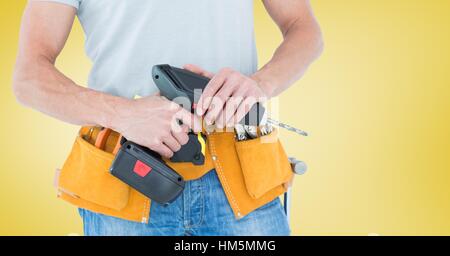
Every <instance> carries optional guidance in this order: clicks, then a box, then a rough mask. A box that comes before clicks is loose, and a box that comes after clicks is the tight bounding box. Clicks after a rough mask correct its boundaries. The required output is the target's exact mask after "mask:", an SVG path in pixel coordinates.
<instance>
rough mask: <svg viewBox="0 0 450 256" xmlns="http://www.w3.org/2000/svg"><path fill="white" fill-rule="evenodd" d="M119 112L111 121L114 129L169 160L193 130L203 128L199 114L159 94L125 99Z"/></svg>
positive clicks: (186, 140)
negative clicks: (190, 130)
mask: <svg viewBox="0 0 450 256" xmlns="http://www.w3.org/2000/svg"><path fill="white" fill-rule="evenodd" d="M116 111H117V112H116V113H117V115H114V116H113V117H112V118H111V128H112V129H113V130H115V131H117V132H119V133H121V134H122V135H123V136H124V137H125V138H127V139H128V140H130V141H133V142H135V143H137V144H139V145H142V146H144V147H147V148H150V149H151V150H153V151H155V152H157V153H159V154H160V155H161V156H164V157H167V158H170V157H172V156H173V153H174V152H177V151H178V150H180V148H181V146H182V145H184V144H186V143H187V142H188V140H189V137H188V135H187V134H188V132H189V129H192V130H193V131H194V132H200V131H201V128H202V126H201V121H200V119H199V118H198V117H197V116H196V115H194V114H191V113H190V112H189V111H187V110H186V109H184V108H182V107H180V106H179V105H178V104H176V103H174V102H171V101H169V100H168V99H166V98H164V97H161V96H158V95H153V96H149V97H145V98H140V99H136V100H125V101H123V102H122V103H120V104H119V105H118V106H117V109H116ZM179 121H181V122H182V124H181V125H180V123H179Z"/></svg>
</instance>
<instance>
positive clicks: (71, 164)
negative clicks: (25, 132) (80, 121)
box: [57, 127, 293, 222]
mask: <svg viewBox="0 0 450 256" xmlns="http://www.w3.org/2000/svg"><path fill="white" fill-rule="evenodd" d="M90 131H92V127H83V128H81V130H80V133H79V135H78V136H77V138H76V140H75V143H74V145H73V147H72V150H71V152H70V154H69V156H68V158H67V159H66V161H65V163H64V165H63V167H62V169H61V172H60V174H59V179H58V182H57V187H58V191H59V196H60V198H62V199H64V200H65V201H68V202H70V203H72V204H74V205H76V206H78V207H81V208H85V209H88V210H91V211H93V212H98V213H102V214H106V215H110V216H114V217H118V218H122V219H127V220H131V221H137V222H148V217H149V214H150V205H151V201H150V199H148V198H147V197H145V196H143V195H142V194H140V193H139V192H137V191H136V190H134V189H133V188H131V187H129V186H128V185H127V184H125V183H123V182H122V181H120V180H119V179H117V178H115V177H114V176H112V175H111V174H110V173H109V168H110V166H111V164H112V161H113V159H114V155H113V154H112V153H109V152H113V149H114V147H115V145H116V143H117V140H118V138H119V134H117V133H115V132H112V133H111V135H110V137H111V139H108V140H107V141H106V145H105V147H104V150H102V149H99V148H97V147H95V146H94V145H93V144H95V141H96V136H97V134H98V132H99V129H98V128H96V129H94V132H90ZM205 155H206V161H205V164H204V165H203V166H195V165H193V164H192V163H171V162H167V164H169V165H170V166H171V167H173V168H174V169H175V170H176V171H177V172H179V173H180V174H181V175H182V176H183V177H184V178H185V179H186V180H190V179H197V178H200V177H201V176H202V175H204V174H205V173H207V172H208V171H209V170H211V169H216V172H217V174H218V176H219V179H220V182H221V184H222V187H223V189H224V192H225V194H226V196H227V198H228V201H229V203H230V206H231V208H232V210H233V212H234V214H235V216H236V217H237V218H241V217H243V216H245V215H247V214H248V213H250V212H252V211H253V210H255V209H256V208H258V207H260V206H262V205H265V204H266V203H268V202H270V201H271V200H273V199H274V198H276V197H277V196H279V195H281V194H282V193H283V192H285V191H286V187H285V184H287V183H288V182H289V181H290V180H291V179H292V177H293V173H292V171H291V168H290V164H289V160H288V158H287V156H286V153H285V152H284V150H283V147H282V145H281V143H280V141H279V139H278V137H277V131H276V130H274V131H273V132H272V133H271V134H269V135H266V136H263V137H260V138H257V139H253V140H247V141H236V139H235V137H234V133H229V132H214V133H212V134H210V135H208V138H207V147H206V154H205Z"/></svg>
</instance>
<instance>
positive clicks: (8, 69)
mask: <svg viewBox="0 0 450 256" xmlns="http://www.w3.org/2000/svg"><path fill="white" fill-rule="evenodd" d="M25 2H26V1H24V0H1V1H0V115H1V116H0V120H1V121H0V124H1V128H0V129H1V132H0V143H1V147H0V159H1V160H0V234H2V235H66V234H70V233H79V234H81V233H82V228H81V221H80V218H79V217H78V215H77V212H76V210H75V209H74V208H73V207H71V206H69V205H68V204H66V203H64V202H62V201H60V200H58V199H56V196H55V190H54V188H53V187H52V182H53V173H54V169H55V168H56V167H58V166H61V164H62V163H63V161H64V159H65V157H66V155H67V153H68V152H69V149H70V146H71V144H72V140H73V138H74V135H75V133H76V130H77V128H76V127H74V126H71V125H67V124H63V123H61V122H58V121H56V120H53V119H51V118H49V117H46V116H44V115H42V114H40V113H38V112H36V111H32V110H29V109H25V108H23V107H21V106H19V105H18V104H17V103H16V102H15V99H14V97H13V95H12V92H11V73H12V69H13V64H14V59H15V55H16V51H17V39H18V29H19V23H20V16H21V14H22V10H23V8H24V5H25ZM313 6H314V9H315V13H316V15H317V18H318V19H319V21H320V23H321V25H322V29H323V32H324V38H325V52H324V54H323V55H322V57H321V58H320V59H319V60H318V61H317V62H316V63H315V64H314V65H313V66H312V67H311V69H310V70H309V72H308V73H307V75H306V76H305V77H304V78H303V79H302V80H301V81H299V82H298V83H297V84H296V85H294V86H293V87H292V89H290V91H289V93H285V94H283V95H282V96H281V97H280V102H281V111H282V112H281V114H280V115H279V117H280V118H281V119H282V120H284V121H286V122H288V123H291V124H293V125H295V126H298V127H299V128H302V129H305V130H307V131H309V132H310V133H311V136H310V137H308V138H302V137H298V136H295V135H293V134H290V133H288V132H283V133H282V139H283V141H284V143H285V146H286V149H287V151H288V152H289V154H290V155H295V156H298V157H299V158H301V159H303V160H304V161H306V162H307V163H308V165H309V167H310V169H309V172H308V173H307V174H306V175H304V176H302V177H299V178H298V179H297V180H296V183H295V187H294V194H295V200H294V202H293V205H294V218H293V220H292V221H293V223H292V228H293V233H294V234H296V235H299V234H300V235H325V234H327V235H367V234H371V233H377V234H380V235H417V234H423V235H444V234H445V235H450V218H449V216H450V204H449V203H450V202H449V199H450V187H449V185H450V182H449V181H450V120H449V116H450V115H449V114H450V77H449V67H450V52H449V51H450V50H449V48H450V47H449V46H450V35H449V33H450V26H449V25H450V15H449V14H450V1H445V0H443V1H438V0H434V1H422V0H366V1H361V0H353V1H352V0H341V1H335V0H323V1H313ZM255 12H256V33H257V44H258V51H259V54H260V64H263V63H264V62H266V61H267V60H268V59H269V58H270V56H271V53H272V52H273V50H274V49H275V47H276V46H277V45H278V44H279V42H280V40H281V37H280V34H279V33H278V31H277V29H276V27H275V26H274V24H273V23H272V22H271V20H270V18H269V17H268V16H267V14H266V13H265V11H264V9H263V7H262V4H261V3H260V2H259V1H258V2H257V4H256V8H255ZM57 65H58V67H59V68H60V69H61V70H62V71H63V72H64V73H66V74H67V75H68V76H69V77H71V78H73V79H74V80H75V81H76V82H78V83H80V84H86V77H87V74H88V71H89V68H90V63H89V61H88V60H87V58H86V57H85V55H84V53H83V32H82V30H81V28H80V26H79V24H78V22H77V23H76V24H75V26H74V30H73V32H72V34H71V36H70V38H69V41H68V43H67V46H66V48H65V50H64V51H63V53H62V56H61V57H60V58H59V60H58V63H57Z"/></svg>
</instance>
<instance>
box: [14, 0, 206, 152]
mask: <svg viewBox="0 0 450 256" xmlns="http://www.w3.org/2000/svg"><path fill="white" fill-rule="evenodd" d="M75 14H76V10H75V8H73V7H70V6H67V5H63V4H58V3H50V2H41V1H32V0H31V1H29V3H28V6H27V7H26V10H25V12H24V16H23V20H22V27H21V32H20V43H19V53H18V56H17V63H16V68H15V72H14V80H13V83H14V84H13V88H14V93H15V95H16V97H17V99H18V101H19V102H21V103H22V104H23V105H25V106H28V107H31V108H33V109H36V110H39V111H41V112H43V113H45V114H47V115H50V116H52V117H55V118H57V119H59V120H62V121H65V122H69V123H72V124H77V125H100V126H103V127H108V128H112V129H114V130H116V131H118V132H120V133H122V134H123V135H124V136H125V137H126V138H128V139H130V140H132V141H134V142H136V143H138V144H141V145H144V146H147V147H149V148H151V149H153V150H155V151H157V152H158V153H160V154H161V155H163V156H166V157H170V156H171V155H172V154H173V152H174V151H177V150H178V149H179V148H180V146H181V145H182V144H185V143H186V142H187V139H188V138H187V134H186V133H187V130H188V128H187V126H183V127H176V126H177V125H178V123H177V122H176V119H181V120H183V122H184V123H185V124H187V125H188V126H189V127H192V123H191V118H192V115H191V114H190V113H189V112H187V111H185V110H184V109H180V107H179V106H177V105H176V104H174V103H172V102H170V101H168V100H166V99H163V98H162V97H159V96H150V97H145V98H142V99H139V100H129V99H125V98H120V97H116V96H112V95H109V94H106V93H101V92H97V91H94V90H91V89H87V88H84V87H82V86H79V85H77V84H75V83H74V82H73V81H72V80H70V79H69V78H67V77H66V76H65V75H64V74H62V73H61V72H60V71H58V70H57V69H56V68H55V66H54V64H55V61H56V58H57V57H58V55H59V54H60V52H61V50H62V49H63V47H64V44H65V42H66V40H67V37H68V35H69V33H70V30H71V28H72V24H73V21H74V18H75ZM198 126H199V125H197V127H194V128H196V129H197V130H198ZM176 128H181V129H176ZM149 134H152V135H153V136H149Z"/></svg>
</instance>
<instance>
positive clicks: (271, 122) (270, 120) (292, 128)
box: [267, 118, 308, 136]
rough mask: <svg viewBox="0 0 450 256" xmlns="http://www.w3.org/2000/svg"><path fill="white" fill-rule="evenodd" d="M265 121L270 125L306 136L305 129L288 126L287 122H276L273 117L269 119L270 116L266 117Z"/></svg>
mask: <svg viewBox="0 0 450 256" xmlns="http://www.w3.org/2000/svg"><path fill="white" fill-rule="evenodd" d="M267 122H268V123H269V124H271V125H275V126H278V127H280V128H283V129H286V130H288V131H291V132H295V133H297V134H300V135H302V136H308V133H307V132H305V131H302V130H300V129H297V128H295V127H292V126H290V125H287V124H285V123H281V122H278V121H276V120H273V119H271V118H267Z"/></svg>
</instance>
